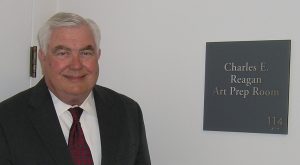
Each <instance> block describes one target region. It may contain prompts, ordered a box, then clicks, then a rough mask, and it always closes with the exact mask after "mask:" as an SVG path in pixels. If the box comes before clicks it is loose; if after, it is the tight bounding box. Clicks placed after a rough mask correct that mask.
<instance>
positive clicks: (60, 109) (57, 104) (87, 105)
mask: <svg viewBox="0 0 300 165" xmlns="http://www.w3.org/2000/svg"><path fill="white" fill-rule="evenodd" d="M49 92H50V94H51V97H52V101H53V104H54V108H55V111H56V113H57V116H60V115H61V114H63V113H64V112H66V111H67V110H68V109H69V108H71V107H75V106H79V107H80V108H82V109H83V110H84V111H86V112H88V113H91V115H95V116H96V115H97V113H96V106H95V100H94V95H93V92H90V94H89V95H88V97H87V98H86V99H85V100H84V102H83V103H82V104H81V105H74V106H71V105H68V104H66V103H64V102H62V101H61V100H60V99H59V98H57V97H56V96H55V95H54V94H53V93H52V92H51V91H50V90H49Z"/></svg>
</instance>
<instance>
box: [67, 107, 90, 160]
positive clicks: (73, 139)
mask: <svg viewBox="0 0 300 165" xmlns="http://www.w3.org/2000/svg"><path fill="white" fill-rule="evenodd" d="M69 111H70V112H71V114H72V117H73V124H72V126H71V129H70V134H69V141H68V147H69V151H70V154H71V157H72V160H73V162H74V164H75V165H93V164H94V163H93V159H92V155H91V151H90V148H89V146H88V144H87V143H86V141H85V138H84V134H83V131H82V128H81V125H80V122H79V119H80V116H81V114H82V111H83V110H82V109H81V108H80V107H75V108H70V109H69Z"/></svg>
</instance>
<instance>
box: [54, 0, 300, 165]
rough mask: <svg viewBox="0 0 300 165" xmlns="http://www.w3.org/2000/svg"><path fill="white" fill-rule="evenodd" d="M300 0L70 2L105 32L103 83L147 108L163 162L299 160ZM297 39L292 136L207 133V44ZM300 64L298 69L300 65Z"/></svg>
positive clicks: (219, 164) (155, 151)
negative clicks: (205, 94) (205, 113)
mask: <svg viewBox="0 0 300 165" xmlns="http://www.w3.org/2000/svg"><path fill="white" fill-rule="evenodd" d="M299 4H300V2H299V1H296V0H285V1H282V0H248V1H245V0H226V1H223V0H184V1H182V0H148V1H141V0H125V1H124V0H110V1H104V0H102V1H101V0H100V1H99V0H85V1H79V0H72V1H71V0H62V1H60V2H59V10H61V11H71V12H76V13H79V14H82V15H83V16H86V17H91V18H93V19H95V20H96V22H98V23H99V25H100V27H101V29H102V35H103V38H102V46H101V48H102V53H103V54H102V57H101V64H100V65H101V66H100V67H101V75H100V80H99V83H100V84H102V85H104V86H108V87H111V88H113V89H115V90H117V91H119V92H122V93H125V94H127V95H129V96H131V97H132V98H134V99H136V100H137V101H138V102H139V103H140V104H141V107H142V109H143V113H144V118H145V123H146V129H147V134H148V141H149V147H150V150H151V157H152V162H153V164H155V165H199V164H201V165H255V164H256V165H282V164H288V165H297V164H299V162H300V156H299V153H300V151H299V150H300V142H299V140H300V130H299V129H298V126H299V125H300V120H299V118H300V111H299V110H298V107H300V97H299V96H298V95H299V93H300V88H299V86H298V85H297V84H299V83H300V79H299V78H300V75H299V74H298V73H297V72H296V70H299V66H300V59H299V56H298V54H299V53H300V42H299V41H300V31H299V29H300V21H298V20H299V15H300V10H299ZM268 39H291V40H292V55H291V79H290V80H291V83H290V108H289V110H290V115H289V134H288V135H272V134H253V133H230V132H209V131H203V129H202V123H203V101H204V98H203V95H204V74H205V43H206V42H208V41H232V40H268ZM297 68H298V69H297Z"/></svg>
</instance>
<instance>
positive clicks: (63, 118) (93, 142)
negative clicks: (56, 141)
mask: <svg viewBox="0 0 300 165" xmlns="http://www.w3.org/2000/svg"><path fill="white" fill-rule="evenodd" d="M50 94H51V97H52V100H53V104H54V107H55V110H56V114H57V116H58V119H59V123H60V126H61V128H62V131H63V133H64V136H65V139H66V142H67V143H68V139H69V132H70V128H71V125H72V123H73V118H72V115H71V113H70V112H69V111H68V109H69V108H71V107H75V106H79V107H80V108H82V109H83V112H82V115H81V117H80V123H81V127H82V130H83V133H84V137H85V140H86V142H87V144H88V145H89V147H90V150H91V154H92V157H93V162H94V165H101V141H100V131H99V124H98V118H97V112H96V106H95V100H94V95H93V92H91V93H90V94H89V96H88V97H87V98H86V99H85V101H84V102H83V103H82V104H81V105H73V106H71V105H67V104H65V103H64V102H62V101H61V100H59V99H58V98H57V97H56V96H55V95H54V94H53V93H52V92H51V91H50Z"/></svg>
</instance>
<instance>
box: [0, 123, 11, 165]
mask: <svg viewBox="0 0 300 165" xmlns="http://www.w3.org/2000/svg"><path fill="white" fill-rule="evenodd" d="M0 164H1V165H12V162H11V160H10V150H9V148H8V145H7V139H6V138H5V135H4V132H3V128H2V126H1V124H0Z"/></svg>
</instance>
